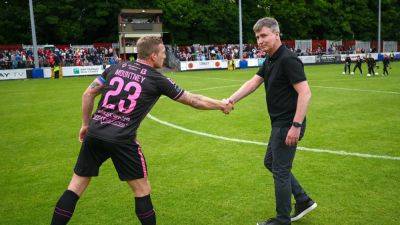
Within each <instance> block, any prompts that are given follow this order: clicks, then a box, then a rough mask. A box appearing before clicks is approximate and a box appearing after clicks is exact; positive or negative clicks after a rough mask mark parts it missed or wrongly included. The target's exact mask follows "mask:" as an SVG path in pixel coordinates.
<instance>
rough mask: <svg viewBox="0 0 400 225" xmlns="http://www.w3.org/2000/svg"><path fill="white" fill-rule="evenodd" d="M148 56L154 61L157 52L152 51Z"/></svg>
mask: <svg viewBox="0 0 400 225" xmlns="http://www.w3.org/2000/svg"><path fill="white" fill-rule="evenodd" d="M149 58H150V60H151V61H153V62H155V61H156V58H157V54H156V53H154V52H153V53H151V55H150V57H149Z"/></svg>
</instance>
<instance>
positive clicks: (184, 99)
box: [177, 91, 233, 114]
mask: <svg viewBox="0 0 400 225" xmlns="http://www.w3.org/2000/svg"><path fill="white" fill-rule="evenodd" d="M177 101H178V102H180V103H182V104H185V105H189V106H192V107H193V108H196V109H203V110H212V109H218V110H221V111H222V112H224V113H225V114H229V112H230V111H231V110H232V109H233V105H232V104H230V103H224V102H222V101H220V100H216V99H213V98H209V97H206V96H203V95H198V94H192V93H190V92H188V91H185V92H184V93H183V94H182V96H181V97H179V98H178V99H177Z"/></svg>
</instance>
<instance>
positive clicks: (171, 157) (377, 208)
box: [0, 63, 400, 225]
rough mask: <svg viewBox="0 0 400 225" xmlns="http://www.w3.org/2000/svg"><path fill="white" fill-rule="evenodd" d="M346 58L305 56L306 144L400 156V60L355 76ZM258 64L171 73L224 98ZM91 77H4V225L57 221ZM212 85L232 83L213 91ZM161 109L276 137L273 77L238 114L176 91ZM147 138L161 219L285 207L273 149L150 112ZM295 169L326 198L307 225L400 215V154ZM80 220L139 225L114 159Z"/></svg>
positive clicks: (202, 219) (200, 122) (175, 222)
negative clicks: (191, 101) (185, 100)
mask: <svg viewBox="0 0 400 225" xmlns="http://www.w3.org/2000/svg"><path fill="white" fill-rule="evenodd" d="M342 67H343V66H342V65H325V66H306V68H305V70H306V74H307V77H308V80H309V84H310V86H311V89H312V93H313V97H312V103H311V105H310V108H309V113H308V129H307V133H306V136H305V138H304V140H303V141H302V142H301V143H300V146H303V147H307V148H315V149H329V150H333V151H341V150H342V151H347V152H355V153H363V154H375V155H386V156H393V157H400V152H399V144H400V139H399V136H400V116H399V112H400V94H399V93H400V86H399V84H400V63H394V64H393V65H392V67H393V68H392V70H390V73H391V75H390V76H389V77H381V76H379V77H371V78H366V77H365V76H364V77H359V76H353V77H350V76H347V75H346V76H344V75H341V72H342V69H343V68H342ZM364 69H365V68H364ZM255 72H256V69H248V70H236V71H234V72H228V71H197V72H183V73H173V74H166V75H168V76H170V77H172V78H173V79H174V80H175V81H176V82H177V83H178V84H179V85H180V86H182V87H183V88H185V89H187V90H193V92H195V93H200V94H204V95H207V96H210V97H214V98H224V97H228V96H229V95H230V94H231V93H232V92H233V91H235V90H236V89H237V88H238V87H239V86H240V85H241V84H242V83H243V82H244V81H246V80H247V79H249V78H250V77H252V76H253V74H254V73H255ZM379 72H380V73H381V72H382V69H380V70H379ZM215 78H217V79H215ZM92 79H93V77H82V78H68V79H61V80H16V81H4V82H0V95H1V99H0V105H1V106H0V123H1V127H0V171H1V177H2V178H1V179H0V193H1V198H0V199H1V201H0V224H5V225H6V224H7V225H8V224H13V225H17V224H49V223H50V219H51V216H52V212H53V207H54V205H55V203H56V201H57V199H58V197H59V196H60V195H61V193H62V192H63V191H64V190H65V188H66V186H67V184H68V182H69V179H70V177H71V175H72V168H73V166H74V164H75V160H76V157H77V154H78V152H79V148H80V144H79V142H78V141H77V134H78V131H79V128H80V122H81V119H80V118H81V117H80V115H81V111H80V105H81V94H82V92H83V91H84V89H85V88H86V87H87V86H88V84H89V83H90V82H91V80H92ZM221 86H227V87H221ZM213 87H221V88H216V89H208V90H203V89H207V88H213ZM350 89H352V90H350ZM354 89H358V90H354ZM196 90H199V91H196ZM362 90H369V91H362ZM376 90H379V91H387V93H386V92H374V91H376ZM389 92H396V93H397V94H396V93H389ZM151 114H152V115H153V116H155V117H157V118H159V119H160V120H164V121H168V122H170V123H173V124H176V125H179V126H182V127H185V128H188V129H192V130H196V131H201V132H205V133H210V134H214V135H219V136H224V137H230V138H238V139H244V140H252V141H259V142H267V140H268V136H269V131H270V127H269V118H268V116H267V111H266V105H265V93H264V89H263V87H260V88H259V89H258V90H257V91H256V92H255V93H253V94H252V95H250V96H248V97H247V98H246V99H244V100H242V101H241V102H239V103H238V104H237V105H236V108H235V110H234V111H233V112H232V113H231V114H230V115H229V116H225V115H223V114H222V113H221V112H218V111H196V110H194V109H192V108H189V107H187V106H184V105H181V104H178V103H175V102H173V101H171V100H169V99H167V98H163V99H160V100H159V102H158V103H157V105H156V106H155V107H154V109H153V110H152V112H151ZM139 140H140V142H141V144H142V147H143V150H144V153H145V156H146V160H147V164H148V169H149V179H150V181H151V185H152V199H153V203H154V205H155V208H156V211H157V220H158V222H159V224H164V225H188V224H196V225H203V224H204V225H210V224H211V225H220V224H232V225H247V224H249V225H254V224H255V222H257V221H259V220H263V219H266V218H269V217H272V216H274V213H275V203H274V189H273V179H272V176H271V174H270V173H268V171H267V170H266V169H265V168H264V165H263V157H264V154H265V147H263V146H259V145H252V144H244V143H235V142H229V141H224V140H218V139H211V138H208V137H204V136H197V135H195V134H191V133H186V132H184V131H181V130H176V129H174V128H171V127H167V126H165V125H162V124H159V123H157V122H156V121H153V120H150V119H148V118H147V119H145V120H144V121H143V123H142V125H141V127H140V129H139ZM293 172H294V173H295V174H296V176H297V178H298V179H299V180H300V182H301V184H302V185H303V186H304V188H305V189H306V191H307V192H308V193H309V194H310V195H311V197H313V198H314V199H315V200H316V201H317V202H318V204H319V207H318V208H317V210H316V211H315V212H313V213H312V214H310V215H308V216H306V217H305V218H304V219H302V220H301V221H299V222H297V223H296V224H298V225H306V224H307V225H331V224H332V225H333V224H339V225H356V224H357V225H358V224H359V225H366V224H371V225H375V224H384V225H392V224H393V225H394V224H398V218H397V217H398V216H397V212H398V210H399V209H400V201H399V200H398V197H399V196H400V161H399V160H385V159H373V158H360V157H355V156H342V155H334V154H327V153H314V152H308V151H298V152H297V155H296V158H295V162H294V168H293ZM70 224H101V225H103V224H139V222H138V220H137V219H136V216H135V214H134V209H133V196H132V193H131V191H130V189H129V188H128V186H127V185H126V184H125V183H124V182H120V181H119V180H118V176H117V174H116V172H115V169H114V167H113V165H112V163H111V161H107V162H106V163H105V164H104V165H103V167H102V168H101V170H100V176H99V177H98V178H95V179H93V180H92V183H91V185H90V186H89V188H88V190H87V191H86V192H85V194H84V196H83V197H82V198H81V199H80V201H79V203H78V206H77V208H76V211H75V214H74V216H73V218H72V220H71V222H70Z"/></svg>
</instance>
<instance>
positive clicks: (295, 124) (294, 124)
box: [292, 122, 303, 127]
mask: <svg viewBox="0 0 400 225" xmlns="http://www.w3.org/2000/svg"><path fill="white" fill-rule="evenodd" d="M292 126H294V127H302V126H303V124H302V123H299V122H293V123H292Z"/></svg>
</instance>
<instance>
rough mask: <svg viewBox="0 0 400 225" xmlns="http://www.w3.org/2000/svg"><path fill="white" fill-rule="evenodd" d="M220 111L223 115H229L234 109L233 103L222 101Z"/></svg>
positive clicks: (229, 100) (227, 100) (228, 100)
mask: <svg viewBox="0 0 400 225" xmlns="http://www.w3.org/2000/svg"><path fill="white" fill-rule="evenodd" d="M221 102H222V109H221V111H222V112H223V113H225V114H229V113H230V112H231V111H232V110H233V109H234V108H233V106H234V104H235V103H234V102H233V101H232V100H231V99H229V98H228V99H225V98H224V99H222V101H221Z"/></svg>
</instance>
